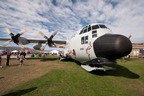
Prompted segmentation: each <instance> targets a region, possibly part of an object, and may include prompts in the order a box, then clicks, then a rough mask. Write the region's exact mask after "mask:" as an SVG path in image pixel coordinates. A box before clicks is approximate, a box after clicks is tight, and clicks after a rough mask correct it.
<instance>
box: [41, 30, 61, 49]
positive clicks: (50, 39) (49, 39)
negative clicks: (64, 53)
mask: <svg viewBox="0 0 144 96" xmlns="http://www.w3.org/2000/svg"><path fill="white" fill-rule="evenodd" d="M57 32H58V31H57V30H55V31H54V32H53V34H52V35H51V36H50V37H49V38H48V37H47V36H46V35H44V34H43V33H42V32H39V34H40V35H41V36H42V37H44V38H45V39H46V42H45V44H44V45H43V46H41V48H40V50H44V49H45V47H46V45H48V46H49V47H57V46H56V44H55V42H54V41H53V40H52V39H53V37H54V36H55V35H56V34H57Z"/></svg>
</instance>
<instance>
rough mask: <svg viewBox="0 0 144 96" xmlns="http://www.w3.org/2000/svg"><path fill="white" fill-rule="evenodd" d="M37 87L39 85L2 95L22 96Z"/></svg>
mask: <svg viewBox="0 0 144 96" xmlns="http://www.w3.org/2000/svg"><path fill="white" fill-rule="evenodd" d="M36 89H37V87H32V88H29V89H23V90H17V91H16V92H12V93H8V94H5V95H2V96H22V95H24V94H27V93H29V92H32V91H34V90H36Z"/></svg>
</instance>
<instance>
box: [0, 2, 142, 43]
mask: <svg viewBox="0 0 144 96" xmlns="http://www.w3.org/2000/svg"><path fill="white" fill-rule="evenodd" d="M143 5H144V1H143V0H138V1H137V0H136V1H131V0H122V1H120V0H77V1H73V0H34V1H30V0H6V1H5V0H1V1H0V13H1V14H0V22H1V23H0V32H3V29H2V28H3V27H4V26H8V27H9V28H10V29H11V30H12V31H14V33H15V34H16V33H17V32H18V31H20V30H21V28H23V27H24V26H26V28H27V30H28V32H27V33H26V34H25V35H24V36H26V37H28V38H34V37H37V38H41V37H38V36H37V32H38V31H43V32H44V34H46V35H49V33H48V32H50V33H51V32H52V31H53V30H55V29H58V30H59V34H57V36H56V37H55V38H58V39H66V38H67V35H66V33H64V32H68V34H69V35H70V36H69V37H71V36H72V35H74V34H75V33H76V31H77V30H79V29H80V28H81V27H82V26H85V24H90V23H94V22H96V23H97V22H100V23H102V22H103V23H105V24H106V25H107V26H108V27H110V29H111V30H112V31H113V33H118V34H123V35H125V36H128V35H129V34H131V35H132V38H131V40H132V41H133V42H144V39H142V38H144V32H143V31H144V28H143V26H144V21H143V18H144V10H143V9H144V6H143ZM3 33H4V32H3ZM3 35H5V34H3ZM7 36H8V35H7Z"/></svg>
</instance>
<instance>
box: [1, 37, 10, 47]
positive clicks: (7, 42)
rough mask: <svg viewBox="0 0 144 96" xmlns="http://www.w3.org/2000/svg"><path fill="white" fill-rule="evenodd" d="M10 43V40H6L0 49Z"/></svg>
mask: <svg viewBox="0 0 144 96" xmlns="http://www.w3.org/2000/svg"><path fill="white" fill-rule="evenodd" d="M11 41H12V40H11V39H10V40H8V41H6V42H5V43H4V44H3V45H2V47H6V46H7V45H8V44H9V43H10V42H11Z"/></svg>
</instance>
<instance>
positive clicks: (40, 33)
mask: <svg viewBox="0 0 144 96" xmlns="http://www.w3.org/2000/svg"><path fill="white" fill-rule="evenodd" d="M38 34H39V35H41V36H42V37H44V38H45V39H49V38H48V37H47V36H46V35H44V34H43V33H42V32H38Z"/></svg>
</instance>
